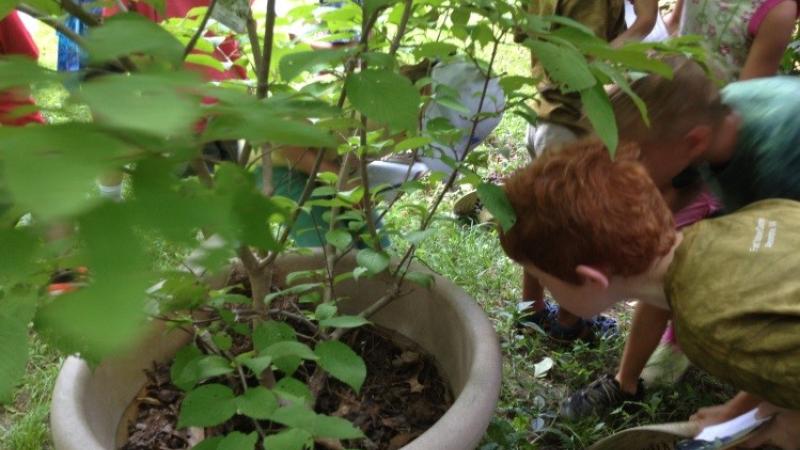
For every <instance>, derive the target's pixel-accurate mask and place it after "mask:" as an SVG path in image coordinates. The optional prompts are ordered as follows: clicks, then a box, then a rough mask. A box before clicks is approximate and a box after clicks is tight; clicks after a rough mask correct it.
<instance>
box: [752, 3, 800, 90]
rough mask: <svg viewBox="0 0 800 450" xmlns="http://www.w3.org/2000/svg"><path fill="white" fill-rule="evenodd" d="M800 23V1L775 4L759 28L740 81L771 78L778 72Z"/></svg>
mask: <svg viewBox="0 0 800 450" xmlns="http://www.w3.org/2000/svg"><path fill="white" fill-rule="evenodd" d="M796 20H797V2H796V1H794V0H786V1H783V2H781V3H779V4H777V5H775V6H774V7H773V8H772V9H771V10H770V11H769V13H767V15H766V17H765V18H764V20H763V21H762V22H761V24H760V25H759V26H758V31H756V35H755V38H754V39H753V44H752V45H751V46H750V51H749V52H748V54H747V61H746V62H745V64H744V67H743V68H742V72H741V73H740V75H739V79H740V80H747V79H750V78H759V77H768V76H772V75H775V73H777V72H778V67H779V66H780V63H781V58H783V53H784V52H785V51H786V46H787V45H789V42H790V41H791V39H792V34H793V33H794V27H795V21H796Z"/></svg>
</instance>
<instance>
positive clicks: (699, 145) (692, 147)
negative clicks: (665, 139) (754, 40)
mask: <svg viewBox="0 0 800 450" xmlns="http://www.w3.org/2000/svg"><path fill="white" fill-rule="evenodd" d="M713 133H714V130H713V128H711V126H710V125H698V126H696V127H694V128H692V129H691V130H689V132H688V133H686V136H684V140H685V142H686V150H687V152H688V154H687V155H686V156H688V157H689V161H691V162H694V161H696V160H697V159H699V158H700V156H701V155H703V154H704V153H705V152H706V151H707V150H708V149H710V148H711V144H712V142H713V141H714V136H713Z"/></svg>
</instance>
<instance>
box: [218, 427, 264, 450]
mask: <svg viewBox="0 0 800 450" xmlns="http://www.w3.org/2000/svg"><path fill="white" fill-rule="evenodd" d="M256 442H258V433H256V432H255V431H254V432H252V433H250V434H244V433H241V432H239V431H234V432H233V433H230V434H228V435H227V436H225V437H224V438H223V439H222V441H220V443H219V446H218V447H217V450H255V448H256Z"/></svg>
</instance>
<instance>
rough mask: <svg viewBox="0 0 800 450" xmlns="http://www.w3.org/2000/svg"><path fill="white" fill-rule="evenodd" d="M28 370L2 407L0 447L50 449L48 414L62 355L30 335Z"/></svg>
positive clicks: (3, 448)
mask: <svg viewBox="0 0 800 450" xmlns="http://www.w3.org/2000/svg"><path fill="white" fill-rule="evenodd" d="M29 355H30V359H29V361H28V373H27V374H26V375H25V378H24V379H23V380H22V383H21V385H20V386H21V387H20V388H19V389H18V390H17V392H16V393H15V394H14V399H13V401H12V402H11V404H9V405H6V406H3V407H0V450H39V449H51V448H52V444H51V442H50V428H49V423H48V415H49V411H50V397H51V394H52V392H53V386H54V384H55V380H56V376H57V375H58V369H59V367H60V366H61V361H62V357H61V356H60V355H59V354H58V353H57V352H56V351H55V350H54V349H52V348H51V347H49V346H48V345H47V344H45V343H44V342H42V340H40V339H38V338H37V337H36V336H35V335H32V336H31V348H30V351H29Z"/></svg>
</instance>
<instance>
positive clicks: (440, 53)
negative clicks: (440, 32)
mask: <svg viewBox="0 0 800 450" xmlns="http://www.w3.org/2000/svg"><path fill="white" fill-rule="evenodd" d="M457 51H458V47H457V46H455V45H453V44H449V43H447V42H426V43H424V44H422V45H420V46H418V47H417V48H415V49H414V56H415V57H416V58H417V59H422V58H431V59H434V58H446V57H448V56H450V55H452V54H455V53H456V52H457Z"/></svg>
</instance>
